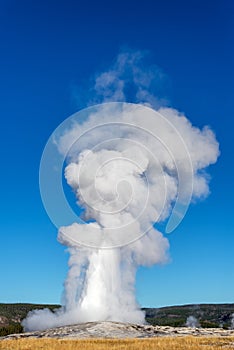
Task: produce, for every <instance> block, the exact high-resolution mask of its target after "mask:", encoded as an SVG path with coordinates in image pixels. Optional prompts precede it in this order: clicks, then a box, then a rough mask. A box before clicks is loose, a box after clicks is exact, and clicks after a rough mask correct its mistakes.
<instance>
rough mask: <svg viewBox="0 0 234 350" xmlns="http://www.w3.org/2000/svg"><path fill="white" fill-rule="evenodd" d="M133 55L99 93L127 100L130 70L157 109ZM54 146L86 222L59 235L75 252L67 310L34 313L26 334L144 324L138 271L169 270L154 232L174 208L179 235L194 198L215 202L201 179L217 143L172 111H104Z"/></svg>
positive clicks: (126, 107)
mask: <svg viewBox="0 0 234 350" xmlns="http://www.w3.org/2000/svg"><path fill="white" fill-rule="evenodd" d="M131 55H133V56H131ZM131 55H130V54H125V56H124V54H121V55H120V56H119V57H118V59H117V63H116V64H115V65H114V67H115V69H114V68H113V69H111V70H109V71H108V72H106V73H103V74H101V75H100V76H99V77H97V79H96V85H95V89H96V90H97V91H98V94H100V93H101V92H102V94H103V96H104V100H106V99H107V100H111V101H113V100H116V99H117V100H119V99H122V100H123V99H124V97H125V94H124V91H125V87H126V82H125V81H124V79H123V77H122V75H123V72H125V71H129V70H131V72H132V73H131V74H130V76H131V84H133V85H134V86H135V92H136V96H137V101H138V102H139V101H141V102H144V103H145V102H147V105H151V106H152V101H153V100H154V101H156V100H157V99H154V98H153V95H152V94H151V93H149V92H148V91H147V88H149V87H150V84H151V82H152V74H153V73H152V72H153V70H149V69H148V70H145V73H144V71H143V70H141V69H140V68H139V67H138V66H136V63H138V61H139V57H138V56H137V54H136V53H135V54H131ZM136 57H137V58H136ZM130 62H131V64H130ZM157 74H158V72H157ZM120 75H121V78H120ZM113 90H115V92H113ZM112 92H113V94H112ZM116 96H117V97H116ZM147 96H148V97H149V98H148V97H147ZM143 97H144V98H143ZM147 98H148V101H146V100H147ZM53 141H54V142H53V144H54V145H55V147H57V150H58V151H59V154H61V155H62V156H63V157H64V158H66V161H67V165H66V168H65V178H66V181H67V183H68V184H69V185H70V186H71V188H72V189H73V191H74V193H75V195H76V197H77V202H78V205H79V206H80V207H82V208H83V211H84V213H83V218H84V220H85V223H84V222H83V223H81V222H80V221H78V222H74V223H72V224H71V225H68V226H63V227H60V229H59V234H58V239H59V241H60V242H61V243H62V244H64V245H65V246H67V247H68V249H69V252H70V259H69V272H68V275H67V279H66V281H65V291H64V296H63V304H64V306H63V307H62V308H60V309H59V310H57V311H56V312H55V313H52V312H50V311H49V310H36V311H33V312H30V313H29V314H28V316H27V318H26V319H25V320H24V321H23V326H24V328H25V330H35V329H38V330H41V329H46V328H50V327H54V326H60V325H66V324H74V323H80V322H86V321H100V320H110V321H111V320H112V321H121V322H136V323H143V322H144V313H143V312H142V311H141V310H140V308H139V305H138V304H137V302H136V299H135V273H136V269H137V267H138V266H140V265H143V266H150V265H152V264H158V263H164V262H166V261H167V257H168V248H169V243H168V240H167V239H166V238H165V237H164V236H163V235H162V233H160V232H159V231H158V230H157V229H156V228H155V227H154V223H155V222H163V221H165V219H166V218H168V217H169V216H170V214H171V212H172V209H173V205H175V203H176V202H177V204H178V206H177V209H178V208H180V210H179V211H178V210H177V211H176V213H174V215H177V219H176V220H177V221H176V220H175V221H174V223H173V222H172V224H171V225H172V226H173V225H174V226H176V225H177V224H178V222H179V221H180V220H181V219H182V217H180V216H183V215H184V214H185V211H186V208H185V207H186V205H187V204H188V201H189V200H190V199H191V197H193V198H202V197H205V196H206V195H208V193H209V187H208V177H207V175H206V173H205V171H204V170H205V168H206V167H207V166H209V165H210V164H212V163H215V162H216V160H217V156H218V153H219V151H218V144H217V141H216V139H215V136H214V134H213V132H212V131H211V130H210V129H209V128H208V127H205V128H204V129H203V130H199V129H198V128H195V127H193V126H192V125H191V123H190V122H189V120H188V119H187V118H186V117H185V116H184V115H182V114H180V113H179V112H178V111H176V110H174V109H171V108H159V109H158V110H157V112H156V111H155V110H153V109H151V108H149V107H146V106H143V105H142V104H129V103H106V104H103V105H99V106H98V107H95V108H94V109H92V108H91V109H90V110H88V112H87V113H86V118H85V119H83V120H79V118H78V117H75V119H74V118H73V119H72V123H70V124H69V127H68V128H66V130H63V132H62V133H60V134H58V133H57V134H56V135H55V137H54V140H53ZM47 170H48V169H47ZM181 208H182V209H181ZM176 222H177V223H176ZM171 230H172V229H171Z"/></svg>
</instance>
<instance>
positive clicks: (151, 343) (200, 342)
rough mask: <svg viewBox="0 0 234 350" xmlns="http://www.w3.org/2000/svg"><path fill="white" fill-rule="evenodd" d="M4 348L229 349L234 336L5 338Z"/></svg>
mask: <svg viewBox="0 0 234 350" xmlns="http://www.w3.org/2000/svg"><path fill="white" fill-rule="evenodd" d="M0 349H4V350H39V349H40V350H42V349H43V350H79V349H80V350H93V349H95V350H109V349H113V350H199V349H203V350H221V349H222V350H229V349H234V338H233V337H230V338H228V337H224V338H222V337H219V338H205V337H203V338H202V337H201V338H195V337H178V338H153V339H87V340H67V339H66V340H65V339H64V340H63V339H45V338H44V339H35V338H34V339H33V338H30V339H27V338H22V339H15V340H1V341H0Z"/></svg>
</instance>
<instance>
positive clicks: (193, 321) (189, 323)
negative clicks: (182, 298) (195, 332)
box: [186, 316, 200, 328]
mask: <svg viewBox="0 0 234 350" xmlns="http://www.w3.org/2000/svg"><path fill="white" fill-rule="evenodd" d="M186 327H191V328H199V327H200V323H199V321H198V319H197V318H196V317H194V316H189V317H188V318H187V320H186Z"/></svg>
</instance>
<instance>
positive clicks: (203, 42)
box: [0, 0, 234, 306]
mask: <svg viewBox="0 0 234 350" xmlns="http://www.w3.org/2000/svg"><path fill="white" fill-rule="evenodd" d="M233 10H234V9H233V2H232V1H231V0H224V1H216V0H213V1H209V0H207V1H204V0H203V1H201V0H197V1H193V0H192V1H182V0H181V1H174V0H163V1H158V0H145V1H133V0H132V1H131V0H126V1H122V0H119V1H102V0H100V1H90V0H86V1H52V0H47V1H45V0H41V1H25V0H22V1H14V0H10V1H7V0H2V1H1V2H0V50H1V54H0V62H1V64H0V116H1V137H0V144H1V147H0V150H1V173H0V176H1V181H0V187H1V210H0V234H1V250H0V263H1V276H0V302H41V303H58V302H59V301H60V295H61V293H62V284H63V280H64V277H65V275H66V271H67V258H68V256H67V254H66V253H65V250H64V247H62V246H60V245H59V243H57V241H56V236H57V232H56V228H55V227H54V226H53V225H52V223H51V222H50V220H49V218H48V217H47V214H46V212H45V210H44V208H43V205H42V202H41V199H40V193H39V185H38V170H39V163H40V157H41V153H42V151H43V148H44V145H45V143H46V141H47V139H48V137H49V136H50V134H51V133H52V132H53V130H54V129H55V128H56V127H57V126H58V124H59V123H61V122H62V121H63V120H64V119H65V118H67V117H68V116H69V115H70V114H72V113H74V112H76V111H77V109H78V106H77V105H76V101H75V100H74V98H73V97H72V91H73V89H74V86H77V87H81V86H82V84H84V82H86V83H87V80H88V79H89V78H90V76H92V75H93V74H94V73H95V72H97V71H102V70H103V69H104V70H105V69H106V68H107V67H108V66H109V64H110V63H111V62H112V61H113V59H114V58H115V56H116V55H117V54H118V52H119V48H120V47H122V46H129V47H131V48H133V49H137V50H145V49H146V50H149V51H150V52H151V60H152V63H155V64H157V65H158V66H160V67H161V68H162V69H163V71H164V72H165V73H166V74H167V75H168V77H169V78H168V79H169V83H168V87H167V88H166V89H165V90H166V91H165V97H166V98H167V99H168V100H169V101H170V105H171V106H173V107H175V108H177V109H179V110H181V111H184V112H185V114H186V115H187V116H188V117H189V118H190V119H191V120H192V122H193V124H195V125H197V126H202V125H204V124H209V125H211V126H212V128H213V129H214V130H215V132H216V135H217V138H218V140H219V142H220V148H221V157H220V158H219V161H218V163H217V164H216V165H215V166H212V167H211V168H210V174H211V177H212V180H211V195H210V197H209V198H208V199H207V200H205V201H204V202H201V203H198V204H197V205H196V206H195V205H192V206H191V207H190V209H189V211H188V213H187V216H186V217H185V219H184V221H183V222H182V224H181V225H180V226H179V228H177V230H176V231H175V232H174V233H173V234H172V235H171V236H169V240H170V244H171V251H170V252H171V263H170V264H168V265H165V266H163V267H152V268H147V269H146V268H141V269H140V270H139V272H138V275H137V286H136V287H137V296H138V299H139V301H140V303H141V304H142V305H143V306H159V305H172V304H184V303H203V302H234V254H233V250H234V215H233V199H234V186H233V180H234V165H233V152H234V147H233V144H234V141H233V128H234V115H233V110H234V84H233V78H234V76H233V75H234V74H233V65H232V64H233V63H232V62H233V59H234V55H233V51H232V50H233V38H234V36H233V34H234V33H233V20H234V12H233Z"/></svg>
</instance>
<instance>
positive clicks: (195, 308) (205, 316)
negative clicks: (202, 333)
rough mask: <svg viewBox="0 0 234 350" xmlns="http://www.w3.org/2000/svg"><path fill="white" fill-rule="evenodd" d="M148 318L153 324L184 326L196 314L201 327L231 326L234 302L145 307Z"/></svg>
mask: <svg viewBox="0 0 234 350" xmlns="http://www.w3.org/2000/svg"><path fill="white" fill-rule="evenodd" d="M144 310H145V311H146V320H147V321H148V322H149V323H150V324H153V325H161V326H164V325H170V326H174V327H177V326H184V325H185V323H186V320H187V318H188V317H189V316H194V317H195V318H196V319H197V320H198V321H199V323H200V325H201V327H204V328H207V327H223V328H229V327H230V326H231V320H232V315H233V316H234V304H201V305H199V304H198V305H182V306H168V307H162V308H157V309H156V308H145V309H144Z"/></svg>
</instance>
